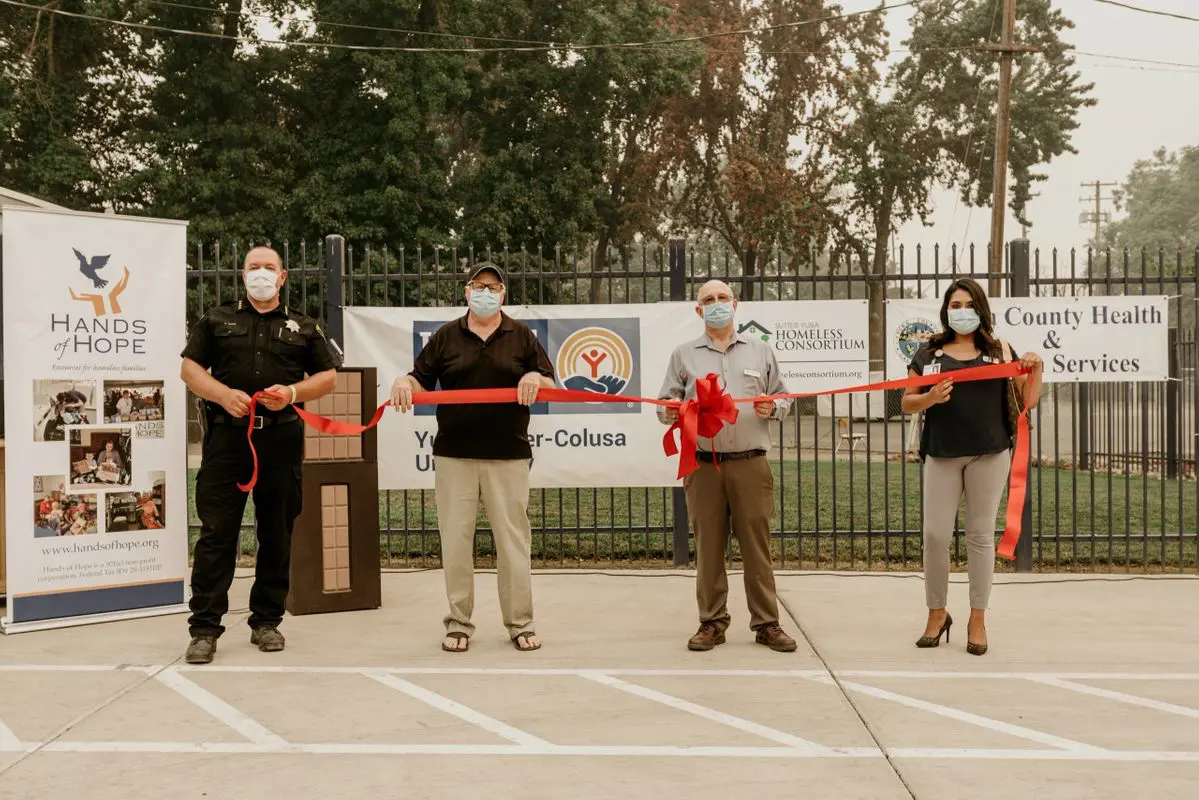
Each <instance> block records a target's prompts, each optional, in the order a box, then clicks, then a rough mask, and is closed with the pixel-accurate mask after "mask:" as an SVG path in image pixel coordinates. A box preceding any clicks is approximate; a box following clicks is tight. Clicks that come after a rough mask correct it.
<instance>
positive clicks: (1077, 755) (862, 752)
mask: <svg viewBox="0 0 1199 800" xmlns="http://www.w3.org/2000/svg"><path fill="white" fill-rule="evenodd" d="M35 746H36V745H32V744H27V745H23V746H22V748H21V749H22V750H31V749H33V748H34V747H35ZM41 750H42V751H45V752H51V753H126V754H128V753H181V754H221V755H363V756H370V755H389V756H421V755H431V756H437V755H456V756H572V757H579V756H584V757H615V758H627V757H632V758H636V757H644V758H783V759H809V758H817V759H824V758H829V759H845V758H852V759H875V758H882V756H883V754H882V753H881V752H879V751H878V750H877V749H875V748H873V747H833V748H827V751H826V752H818V751H814V750H802V749H800V748H796V747H676V746H671V745H649V746H629V745H548V746H545V747H525V746H523V745H516V744H511V745H505V744H494V745H493V744H367V743H352V744H340V743H305V744H296V743H291V744H289V743H284V744H282V745H265V744H253V743H249V742H76V741H63V740H59V741H55V742H50V743H48V744H46V745H45V746H44V747H42V748H41ZM890 754H891V756H892V757H893V758H896V759H910V760H922V761H939V760H989V761H1098V762H1189V763H1199V752H1191V751H1173V750H1095V751H1090V750H1086V751H1082V750H1032V749H1029V750H1020V749H1015V750H1011V749H1008V750H1005V749H970V748H943V749H941V748H928V747H920V748H909V747H897V748H893V749H891V750H890Z"/></svg>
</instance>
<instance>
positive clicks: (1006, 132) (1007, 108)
mask: <svg viewBox="0 0 1199 800" xmlns="http://www.w3.org/2000/svg"><path fill="white" fill-rule="evenodd" d="M1015 39H1016V0H1003V32H1002V34H1001V38H1000V40H999V44H998V45H994V44H988V45H984V46H983V49H985V50H991V51H993V52H997V53H999V98H998V99H999V103H998V106H999V107H998V108H997V109H996V113H995V177H994V180H993V192H994V194H993V196H992V198H991V261H990V264H989V265H988V266H989V272H990V276H991V277H990V286H989V287H988V290H987V292H988V294H990V296H991V297H998V296H999V294H1000V292H1001V289H1002V279H1001V276H1002V274H1003V222H1004V215H1005V214H1006V213H1007V161H1008V145H1009V142H1010V139H1011V132H1012V58H1013V56H1014V55H1015V54H1016V53H1031V52H1034V51H1035V50H1036V48H1035V47H1029V46H1028V45H1019V44H1016V41H1015Z"/></svg>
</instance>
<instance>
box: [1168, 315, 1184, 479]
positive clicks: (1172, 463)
mask: <svg viewBox="0 0 1199 800" xmlns="http://www.w3.org/2000/svg"><path fill="white" fill-rule="evenodd" d="M1167 336H1168V338H1167V342H1169V345H1168V346H1169V376H1170V380H1168V381H1166V477H1167V478H1177V477H1178V450H1179V445H1180V444H1181V440H1180V438H1179V427H1180V426H1179V424H1178V423H1179V417H1180V416H1181V415H1180V414H1179V411H1178V400H1179V397H1180V395H1181V389H1182V387H1181V386H1180V383H1181V380H1180V378H1181V375H1180V374H1179V370H1178V329H1177V328H1170V329H1169V331H1168V332H1167Z"/></svg>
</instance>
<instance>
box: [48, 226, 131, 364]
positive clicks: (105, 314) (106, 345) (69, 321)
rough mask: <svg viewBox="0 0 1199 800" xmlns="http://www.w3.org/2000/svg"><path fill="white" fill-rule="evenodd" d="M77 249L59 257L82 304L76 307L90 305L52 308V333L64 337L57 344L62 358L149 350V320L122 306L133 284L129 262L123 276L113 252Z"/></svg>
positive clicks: (67, 281)
mask: <svg viewBox="0 0 1199 800" xmlns="http://www.w3.org/2000/svg"><path fill="white" fill-rule="evenodd" d="M71 252H72V254H73V257H68V256H67V255H66V254H65V253H64V254H62V256H61V257H60V259H56V260H61V262H62V266H63V271H64V272H65V273H66V278H65V280H64V283H65V284H66V290H67V291H66V292H65V294H66V296H67V297H68V298H70V300H72V301H74V302H75V303H78V304H79V305H78V306H73V307H74V308H82V309H84V310H83V311H79V312H77V313H71V312H70V311H67V312H65V313H55V312H51V313H50V332H51V333H53V334H54V335H55V337H63V338H60V339H57V341H56V343H55V345H54V351H55V354H56V355H57V356H58V359H59V360H61V359H62V358H63V356H66V355H68V354H73V355H87V356H91V355H110V354H112V355H125V354H132V355H145V353H146V321H145V320H144V319H129V318H128V317H127V316H126V315H125V309H124V307H123V306H122V305H121V295H122V294H123V293H124V291H125V289H126V288H128V286H129V267H123V268H122V270H121V274H120V277H117V276H116V275H114V274H113V270H112V269H111V268H109V267H108V262H109V261H110V260H111V258H112V255H111V254H110V253H95V252H88V253H84V252H82V251H80V250H79V249H78V248H76V247H72V248H71ZM106 269H108V271H107V272H105V270H106ZM101 273H103V274H101ZM114 280H115V282H114ZM88 312H90V313H88Z"/></svg>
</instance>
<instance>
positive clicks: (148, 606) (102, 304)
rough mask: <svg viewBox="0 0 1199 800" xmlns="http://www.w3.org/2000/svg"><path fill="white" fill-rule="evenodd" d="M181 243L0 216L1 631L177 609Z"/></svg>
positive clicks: (121, 221) (153, 230)
mask: <svg viewBox="0 0 1199 800" xmlns="http://www.w3.org/2000/svg"><path fill="white" fill-rule="evenodd" d="M186 232H187V228H186V225H185V224H184V223H180V222H172V221H158V220H145V219H140V218H131V217H120V216H115V215H105V214H83V213H73V212H51V211H42V210H27V209H5V211H4V237H3V264H4V269H3V280H4V364H5V393H6V404H5V409H4V410H5V429H6V431H7V432H8V435H7V437H6V441H5V458H6V470H5V475H6V487H5V488H6V501H7V510H6V519H5V523H6V524H5V536H6V547H7V579H8V611H7V616H6V617H5V618H4V619H3V621H2V622H0V624H2V625H3V628H4V631H5V632H6V633H15V632H19V631H22V630H36V629H39V628H46V627H56V626H61V625H69V624H79V623H81V622H95V621H104V620H107V619H119V618H124V617H130V616H142V615H146V614H155V613H170V612H175V611H179V610H183V609H184V608H185V607H184V606H183V605H182V604H183V603H184V600H185V586H184V584H185V575H186V569H187V516H186V502H185V498H186V496H187V473H186V458H187V457H186V447H187V445H186V427H185V425H186V423H185V420H184V415H183V409H184V404H185V399H184V388H183V386H182V384H181V382H180V381H178V380H177V379H176V378H175V376H177V375H178V370H179V352H180V351H181V350H182V347H183V342H184V334H185V327H186V318H185V301H186V291H187V288H186V261H185V258H186ZM168 490H169V491H168Z"/></svg>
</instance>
